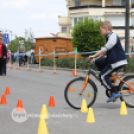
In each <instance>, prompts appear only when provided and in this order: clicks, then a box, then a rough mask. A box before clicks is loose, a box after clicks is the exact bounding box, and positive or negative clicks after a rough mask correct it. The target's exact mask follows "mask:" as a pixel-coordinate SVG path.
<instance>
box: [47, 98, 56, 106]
mask: <svg viewBox="0 0 134 134" xmlns="http://www.w3.org/2000/svg"><path fill="white" fill-rule="evenodd" d="M48 106H49V107H55V101H54V97H53V96H50V100H49V105H48Z"/></svg>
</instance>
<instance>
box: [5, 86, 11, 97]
mask: <svg viewBox="0 0 134 134" xmlns="http://www.w3.org/2000/svg"><path fill="white" fill-rule="evenodd" d="M5 95H10V89H9V87H6V92H5Z"/></svg>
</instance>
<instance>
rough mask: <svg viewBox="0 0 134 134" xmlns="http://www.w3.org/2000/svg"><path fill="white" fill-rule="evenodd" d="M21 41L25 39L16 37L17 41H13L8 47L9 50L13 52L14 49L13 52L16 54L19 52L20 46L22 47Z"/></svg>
mask: <svg viewBox="0 0 134 134" xmlns="http://www.w3.org/2000/svg"><path fill="white" fill-rule="evenodd" d="M20 40H25V38H23V37H17V36H16V37H15V39H14V40H12V41H11V43H10V45H9V46H8V49H9V50H11V48H12V51H13V52H14V53H15V52H17V51H18V49H19V45H20V44H19V41H20Z"/></svg>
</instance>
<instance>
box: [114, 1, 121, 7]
mask: <svg viewBox="0 0 134 134" xmlns="http://www.w3.org/2000/svg"><path fill="white" fill-rule="evenodd" d="M113 6H121V0H113Z"/></svg>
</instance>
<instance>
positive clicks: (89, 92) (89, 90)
mask: <svg viewBox="0 0 134 134" xmlns="http://www.w3.org/2000/svg"><path fill="white" fill-rule="evenodd" d="M84 82H85V78H84V77H79V78H76V79H74V80H72V81H70V82H69V84H68V85H67V86H66V88H65V92H64V96H65V100H66V102H67V103H68V104H69V106H71V107H72V108H75V109H80V108H81V104H82V100H83V99H85V100H86V102H87V107H90V106H92V105H93V103H94V102H95V100H96V95H97V88H96V85H95V84H94V82H93V81H92V80H90V79H89V80H88V84H87V86H86V88H85V90H84V91H83V93H82V95H80V92H81V90H82V88H83V84H84Z"/></svg>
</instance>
